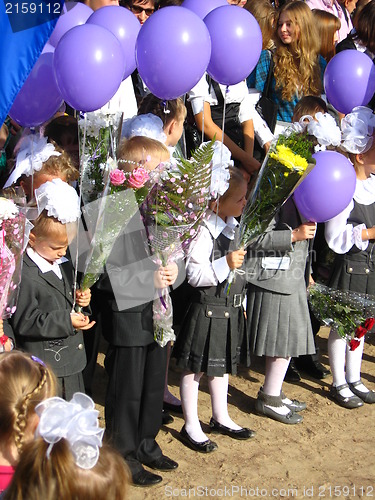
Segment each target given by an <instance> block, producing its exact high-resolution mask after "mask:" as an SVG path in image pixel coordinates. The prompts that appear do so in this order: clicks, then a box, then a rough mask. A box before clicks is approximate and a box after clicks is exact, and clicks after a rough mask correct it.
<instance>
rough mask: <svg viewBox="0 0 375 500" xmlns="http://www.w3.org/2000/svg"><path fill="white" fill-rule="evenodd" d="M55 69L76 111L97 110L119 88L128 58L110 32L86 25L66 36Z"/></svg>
mask: <svg viewBox="0 0 375 500" xmlns="http://www.w3.org/2000/svg"><path fill="white" fill-rule="evenodd" d="M54 68H55V75H56V80H57V83H58V85H59V88H60V91H61V95H62V96H63V98H64V100H65V101H66V102H67V103H68V104H69V105H70V106H71V107H72V108H74V109H78V110H80V111H84V112H86V111H95V110H96V109H99V108H101V107H102V106H104V104H106V103H107V102H108V101H109V100H110V99H111V98H112V97H113V96H114V94H115V93H116V91H117V89H118V88H119V86H120V84H121V81H122V77H123V74H124V69H125V56H124V53H123V51H122V48H121V44H120V42H119V41H118V40H117V38H116V37H115V36H114V35H113V34H112V33H111V32H110V31H108V30H107V29H105V28H102V27H101V26H96V25H95V24H84V25H82V26H77V27H75V28H72V29H71V30H69V31H68V33H66V34H65V35H64V36H63V37H62V39H61V40H60V42H59V43H58V45H57V47H56V49H55V57H54Z"/></svg>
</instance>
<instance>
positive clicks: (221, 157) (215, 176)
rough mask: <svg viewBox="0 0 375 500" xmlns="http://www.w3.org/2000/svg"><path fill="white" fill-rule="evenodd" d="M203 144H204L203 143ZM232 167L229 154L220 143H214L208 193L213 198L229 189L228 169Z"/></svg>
mask: <svg viewBox="0 0 375 500" xmlns="http://www.w3.org/2000/svg"><path fill="white" fill-rule="evenodd" d="M203 144H205V143H203ZM230 166H233V160H232V159H231V152H230V151H229V149H228V148H227V147H226V146H225V145H224V144H223V143H222V142H220V141H215V142H214V154H213V157H212V173H211V187H210V193H211V196H212V197H213V198H217V197H218V196H222V195H223V194H224V193H225V191H226V190H227V189H228V187H229V179H230V173H229V167H230Z"/></svg>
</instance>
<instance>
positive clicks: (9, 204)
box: [0, 198, 18, 223]
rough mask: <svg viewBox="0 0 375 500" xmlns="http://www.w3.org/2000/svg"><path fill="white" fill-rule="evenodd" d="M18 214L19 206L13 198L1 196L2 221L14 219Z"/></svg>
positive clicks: (0, 219)
mask: <svg viewBox="0 0 375 500" xmlns="http://www.w3.org/2000/svg"><path fill="white" fill-rule="evenodd" d="M17 214H18V207H17V205H16V204H15V203H14V201H13V200H8V199H7V198H0V223H1V222H3V221H4V220H7V219H14V217H15V216H16V215H17Z"/></svg>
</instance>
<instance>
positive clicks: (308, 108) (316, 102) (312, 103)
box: [293, 95, 328, 122]
mask: <svg viewBox="0 0 375 500" xmlns="http://www.w3.org/2000/svg"><path fill="white" fill-rule="evenodd" d="M319 111H322V112H323V113H327V111H328V109H327V104H326V103H325V101H324V100H323V99H322V98H321V97H318V96H314V95H306V96H304V97H302V99H301V100H299V101H298V103H297V104H296V107H295V108H294V112H293V121H294V122H298V121H299V120H300V119H301V118H302V116H304V115H311V116H314V115H315V114H316V113H318V112H319Z"/></svg>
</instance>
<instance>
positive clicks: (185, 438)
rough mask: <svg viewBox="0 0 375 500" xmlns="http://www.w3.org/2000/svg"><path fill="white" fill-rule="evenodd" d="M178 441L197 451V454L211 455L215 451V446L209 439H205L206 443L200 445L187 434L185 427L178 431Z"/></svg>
mask: <svg viewBox="0 0 375 500" xmlns="http://www.w3.org/2000/svg"><path fill="white" fill-rule="evenodd" d="M180 440H181V442H182V443H184V444H186V446H188V447H189V448H191V449H192V450H194V451H199V453H211V452H212V451H215V450H217V444H216V443H214V441H211V439H207V441H203V442H202V443H199V442H198V441H194V439H192V438H191V437H190V436H189V434H188V433H187V431H186V429H185V426H183V427H182V429H181V431H180Z"/></svg>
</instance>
